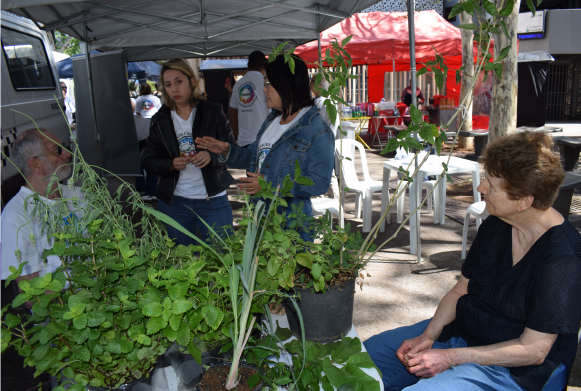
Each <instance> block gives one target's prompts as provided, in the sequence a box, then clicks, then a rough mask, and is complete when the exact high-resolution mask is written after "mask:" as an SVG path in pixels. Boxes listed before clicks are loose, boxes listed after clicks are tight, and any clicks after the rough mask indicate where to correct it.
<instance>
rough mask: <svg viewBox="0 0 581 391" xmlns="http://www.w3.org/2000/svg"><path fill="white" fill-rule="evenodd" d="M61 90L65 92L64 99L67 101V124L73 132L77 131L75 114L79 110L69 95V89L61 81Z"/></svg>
mask: <svg viewBox="0 0 581 391" xmlns="http://www.w3.org/2000/svg"><path fill="white" fill-rule="evenodd" d="M61 90H62V92H63V98H64V100H65V115H66V116H67V122H68V123H69V127H70V128H71V130H75V129H77V124H76V123H75V113H76V112H77V109H76V108H75V102H74V101H73V100H72V99H71V97H70V96H68V95H67V91H68V87H67V85H66V83H65V82H64V81H61Z"/></svg>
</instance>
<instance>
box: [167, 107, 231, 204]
mask: <svg viewBox="0 0 581 391" xmlns="http://www.w3.org/2000/svg"><path fill="white" fill-rule="evenodd" d="M194 118H196V108H195V107H194V109H193V110H192V113H191V114H190V118H188V119H187V120H184V119H182V118H180V116H179V115H178V114H177V113H176V112H175V110H172V112H171V119H172V120H173V126H174V129H175V132H176V137H177V139H178V144H179V146H180V157H188V156H191V157H193V156H195V155H196V146H195V144H194V138H193V135H192V128H193V126H194ZM174 194H175V195H177V196H180V197H184V198H189V199H194V200H201V199H204V198H207V197H208V192H207V191H206V185H205V184H204V177H203V176H202V170H201V169H200V168H198V167H196V166H195V165H194V164H193V163H190V164H188V165H187V166H186V168H185V170H182V171H180V178H179V179H178V183H177V185H176V188H175V191H174ZM225 194H226V191H223V192H221V193H220V194H217V195H215V196H214V197H218V196H222V195H225Z"/></svg>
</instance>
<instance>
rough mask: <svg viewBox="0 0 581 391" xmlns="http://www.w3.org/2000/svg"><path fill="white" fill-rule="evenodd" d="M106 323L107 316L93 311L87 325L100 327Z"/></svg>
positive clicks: (98, 311)
mask: <svg viewBox="0 0 581 391" xmlns="http://www.w3.org/2000/svg"><path fill="white" fill-rule="evenodd" d="M104 321H105V314H104V313H103V312H102V311H100V310H97V311H91V316H89V318H88V319H87V325H88V326H89V327H97V326H100V325H101V324H102V323H103V322H104Z"/></svg>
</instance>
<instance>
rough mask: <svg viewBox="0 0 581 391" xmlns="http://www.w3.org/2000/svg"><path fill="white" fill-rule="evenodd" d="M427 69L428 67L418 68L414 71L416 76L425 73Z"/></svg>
mask: <svg viewBox="0 0 581 391" xmlns="http://www.w3.org/2000/svg"><path fill="white" fill-rule="evenodd" d="M427 71H428V68H425V67H424V68H420V69H419V70H418V71H417V72H416V77H418V76H421V75H423V74H424V73H426V72H427Z"/></svg>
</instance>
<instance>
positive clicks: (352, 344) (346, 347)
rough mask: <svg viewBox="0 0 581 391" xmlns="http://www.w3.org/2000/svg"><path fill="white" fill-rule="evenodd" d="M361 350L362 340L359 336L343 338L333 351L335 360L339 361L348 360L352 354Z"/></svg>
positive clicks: (332, 354)
mask: <svg viewBox="0 0 581 391" xmlns="http://www.w3.org/2000/svg"><path fill="white" fill-rule="evenodd" d="M360 351H361V340H360V339H359V338H349V337H343V338H341V343H340V344H339V346H338V347H337V349H335V350H333V352H332V353H331V358H332V359H333V361H335V362H338V363H344V362H346V361H347V360H348V359H349V357H350V356H351V355H352V354H355V353H357V352H360Z"/></svg>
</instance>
